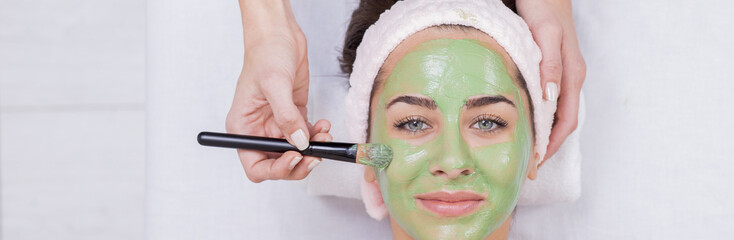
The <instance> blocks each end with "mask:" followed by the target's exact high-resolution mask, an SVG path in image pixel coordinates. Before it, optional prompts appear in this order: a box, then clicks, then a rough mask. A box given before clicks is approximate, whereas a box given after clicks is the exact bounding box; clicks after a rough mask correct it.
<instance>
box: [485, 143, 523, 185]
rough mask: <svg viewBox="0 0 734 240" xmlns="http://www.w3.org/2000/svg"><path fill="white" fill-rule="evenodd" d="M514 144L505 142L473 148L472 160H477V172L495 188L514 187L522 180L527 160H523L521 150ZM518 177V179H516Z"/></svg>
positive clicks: (521, 148)
mask: <svg viewBox="0 0 734 240" xmlns="http://www.w3.org/2000/svg"><path fill="white" fill-rule="evenodd" d="M525 148H526V147H524V146H519V145H518V144H516V143H515V142H505V143H500V144H495V145H490V146H485V147H478V148H474V149H473V152H474V159H477V168H478V169H477V171H478V172H480V173H481V175H482V176H484V178H486V179H487V181H488V182H489V183H490V185H492V186H495V187H506V186H513V185H516V183H517V181H519V180H522V178H521V177H522V176H523V174H522V173H523V172H524V170H525V164H526V162H527V159H523V155H525V154H522V150H523V149H525ZM518 176H520V177H518Z"/></svg>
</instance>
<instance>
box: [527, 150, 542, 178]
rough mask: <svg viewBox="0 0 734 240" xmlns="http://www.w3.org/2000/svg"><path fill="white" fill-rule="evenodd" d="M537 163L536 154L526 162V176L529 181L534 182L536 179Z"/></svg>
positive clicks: (538, 155)
mask: <svg viewBox="0 0 734 240" xmlns="http://www.w3.org/2000/svg"><path fill="white" fill-rule="evenodd" d="M538 161H540V154H538V153H537V152H536V153H535V155H534V156H533V157H532V158H531V159H530V161H529V162H528V171H527V175H528V178H529V179H530V180H535V178H537V177H538Z"/></svg>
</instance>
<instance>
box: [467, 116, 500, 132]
mask: <svg viewBox="0 0 734 240" xmlns="http://www.w3.org/2000/svg"><path fill="white" fill-rule="evenodd" d="M505 126H507V121H505V120H504V119H502V118H500V117H498V116H495V115H484V114H483V115H480V116H477V117H476V118H474V123H473V124H472V125H471V128H474V129H479V130H480V131H483V132H495V131H498V130H500V129H501V128H503V127H505Z"/></svg>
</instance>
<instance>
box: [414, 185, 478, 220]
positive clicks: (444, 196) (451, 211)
mask: <svg viewBox="0 0 734 240" xmlns="http://www.w3.org/2000/svg"><path fill="white" fill-rule="evenodd" d="M413 198H415V201H416V205H417V206H418V207H419V208H422V209H424V210H427V211H429V212H432V213H434V214H436V215H439V216H445V217H458V216H464V215H467V214H470V213H473V212H474V211H476V210H477V209H478V208H479V207H481V206H482V205H484V204H486V203H487V201H486V199H487V198H486V197H485V196H482V195H480V194H478V193H476V192H474V191H433V192H427V193H421V194H416V195H413Z"/></svg>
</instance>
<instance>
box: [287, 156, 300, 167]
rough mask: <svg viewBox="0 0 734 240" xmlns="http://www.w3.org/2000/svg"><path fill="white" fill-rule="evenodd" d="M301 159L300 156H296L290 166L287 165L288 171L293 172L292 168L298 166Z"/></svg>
mask: <svg viewBox="0 0 734 240" xmlns="http://www.w3.org/2000/svg"><path fill="white" fill-rule="evenodd" d="M301 159H303V157H302V156H296V157H294V158H293V160H291V165H288V169H289V170H293V168H295V167H296V164H298V163H299V162H301Z"/></svg>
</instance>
